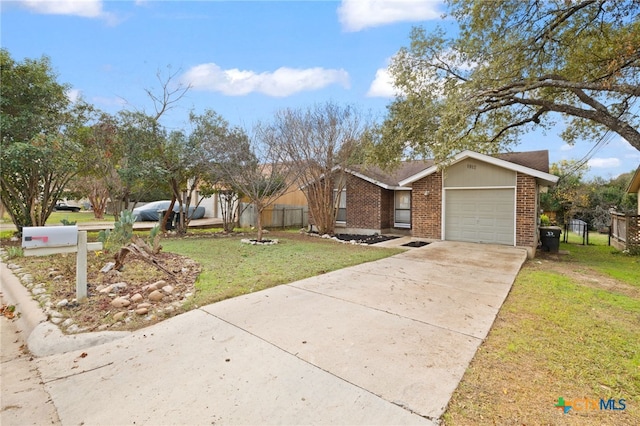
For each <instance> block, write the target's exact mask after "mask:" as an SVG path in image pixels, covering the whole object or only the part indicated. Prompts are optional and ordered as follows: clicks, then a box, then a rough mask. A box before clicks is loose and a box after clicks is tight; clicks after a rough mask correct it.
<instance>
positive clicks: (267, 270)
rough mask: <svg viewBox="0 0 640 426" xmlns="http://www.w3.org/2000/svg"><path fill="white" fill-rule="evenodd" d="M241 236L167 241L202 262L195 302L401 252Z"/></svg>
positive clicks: (301, 238) (293, 235)
mask: <svg viewBox="0 0 640 426" xmlns="http://www.w3.org/2000/svg"><path fill="white" fill-rule="evenodd" d="M241 238H247V237H246V236H245V237H224V236H219V237H216V238H207V237H197V238H195V239H193V238H185V239H166V240H163V241H162V245H163V246H164V250H166V251H170V252H173V253H178V254H182V255H185V256H188V257H190V258H192V259H194V260H196V261H197V262H199V263H200V264H201V265H202V268H203V271H202V273H201V275H200V277H199V278H198V281H197V283H196V290H197V292H196V296H195V298H194V299H193V303H194V304H196V305H199V306H202V305H205V304H208V303H213V302H216V301H219V300H222V299H227V298H229V297H235V296H238V295H241V294H246V293H250V292H253V291H258V290H262V289H265V288H268V287H273V286H275V285H278V284H285V283H290V282H293V281H297V280H301V279H303V278H308V277H311V276H314V275H319V274H323V273H326V272H330V271H335V270H337V269H341V268H344V267H347V266H353V265H357V264H360V263H365V262H371V261H373V260H378V259H382V258H384V257H388V256H391V255H394V254H397V253H400V252H402V250H399V249H389V248H378V247H375V246H369V247H365V246H359V245H351V244H341V243H337V242H335V241H332V240H326V239H322V238H315V237H310V236H307V235H300V234H299V233H297V232H273V233H270V234H266V235H265V238H277V239H279V244H276V245H270V246H259V245H249V244H241V243H240V239H241Z"/></svg>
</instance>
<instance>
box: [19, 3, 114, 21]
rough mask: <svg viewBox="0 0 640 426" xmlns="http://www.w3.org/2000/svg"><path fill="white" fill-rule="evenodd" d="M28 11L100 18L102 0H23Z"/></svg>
mask: <svg viewBox="0 0 640 426" xmlns="http://www.w3.org/2000/svg"><path fill="white" fill-rule="evenodd" d="M22 4H24V5H25V6H26V7H27V8H28V9H30V10H32V11H33V12H36V13H42V14H45V15H75V16H83V17H85V18H99V17H100V16H101V15H102V13H103V11H102V0H83V1H79V0H22Z"/></svg>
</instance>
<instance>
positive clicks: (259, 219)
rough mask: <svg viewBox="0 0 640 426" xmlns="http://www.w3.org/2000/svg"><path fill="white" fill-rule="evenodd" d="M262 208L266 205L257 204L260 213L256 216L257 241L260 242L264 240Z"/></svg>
mask: <svg viewBox="0 0 640 426" xmlns="http://www.w3.org/2000/svg"><path fill="white" fill-rule="evenodd" d="M262 210H264V207H262V206H261V205H256V211H257V214H258V217H257V218H256V226H257V227H258V238H257V239H256V241H258V242H260V241H262Z"/></svg>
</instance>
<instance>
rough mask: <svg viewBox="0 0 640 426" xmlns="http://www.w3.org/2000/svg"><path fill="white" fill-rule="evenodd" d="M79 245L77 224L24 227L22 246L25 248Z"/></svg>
mask: <svg viewBox="0 0 640 426" xmlns="http://www.w3.org/2000/svg"><path fill="white" fill-rule="evenodd" d="M77 245H78V227H77V226H25V227H24V228H22V247H23V248H25V249H34V248H39V247H69V246H77Z"/></svg>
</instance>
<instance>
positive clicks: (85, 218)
mask: <svg viewBox="0 0 640 426" xmlns="http://www.w3.org/2000/svg"><path fill="white" fill-rule="evenodd" d="M62 219H66V220H68V221H69V222H77V223H90V222H114V219H113V216H111V215H108V216H107V215H105V217H104V219H100V220H97V219H95V218H94V217H93V212H85V211H80V212H77V213H73V212H53V213H51V216H49V218H48V219H47V225H60V224H61V221H62Z"/></svg>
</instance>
